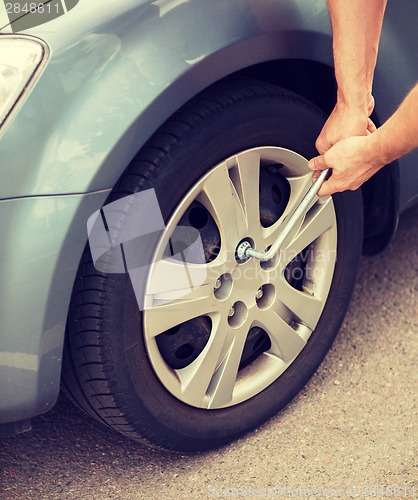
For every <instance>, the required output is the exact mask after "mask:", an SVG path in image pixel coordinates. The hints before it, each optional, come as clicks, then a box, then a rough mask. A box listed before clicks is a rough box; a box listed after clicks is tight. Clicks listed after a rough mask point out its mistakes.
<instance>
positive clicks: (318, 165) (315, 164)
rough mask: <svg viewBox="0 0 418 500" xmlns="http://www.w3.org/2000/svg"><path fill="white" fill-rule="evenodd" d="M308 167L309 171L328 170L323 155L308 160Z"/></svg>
mask: <svg viewBox="0 0 418 500" xmlns="http://www.w3.org/2000/svg"><path fill="white" fill-rule="evenodd" d="M308 167H309V168H310V169H311V170H325V169H326V168H328V165H327V164H326V163H325V159H324V155H321V156H315V158H312V159H311V160H309V162H308Z"/></svg>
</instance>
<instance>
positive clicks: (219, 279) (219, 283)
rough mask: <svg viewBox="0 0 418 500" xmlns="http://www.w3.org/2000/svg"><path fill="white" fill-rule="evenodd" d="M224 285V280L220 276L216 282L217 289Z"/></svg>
mask: <svg viewBox="0 0 418 500" xmlns="http://www.w3.org/2000/svg"><path fill="white" fill-rule="evenodd" d="M221 286H222V280H221V278H218V279H217V280H216V282H215V290H219V288H221Z"/></svg>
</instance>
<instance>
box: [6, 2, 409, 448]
mask: <svg viewBox="0 0 418 500" xmlns="http://www.w3.org/2000/svg"><path fill="white" fill-rule="evenodd" d="M39 4H42V9H43V10H42V12H41V7H40V6H39ZM30 5H32V4H30ZM30 5H29V6H28V4H25V3H24V2H22V1H19V2H17V1H14V2H13V0H12V1H11V2H4V7H3V5H2V7H1V11H0V26H3V28H1V30H0V127H1V128H0V134H1V137H0V159H1V183H0V235H1V238H0V381H1V383H0V424H1V426H0V433H1V434H2V435H8V434H11V433H17V432H22V431H25V430H28V429H30V425H31V424H30V420H31V418H32V417H35V416H37V415H40V414H42V413H44V412H46V411H48V410H49V409H51V408H52V407H53V406H54V404H55V402H56V400H57V397H58V394H59V390H60V387H61V386H62V388H63V390H64V392H66V393H67V395H68V396H69V397H70V398H71V399H72V400H73V401H74V402H75V403H76V404H77V405H78V406H79V407H80V408H82V409H83V410H84V411H85V412H87V413H88V414H89V415H91V416H93V417H94V418H96V419H97V420H99V421H100V422H102V423H104V424H105V425H107V426H110V427H112V428H114V429H116V430H117V431H119V432H121V433H122V434H124V435H126V436H128V437H130V438H133V439H135V440H138V441H145V442H147V443H150V444H152V445H154V446H158V447H162V448H167V449H172V450H182V451H193V450H204V449H208V448H213V447H216V446H220V445H222V444H223V443H226V442H229V441H231V440H233V439H235V438H238V437H239V436H241V435H242V434H244V433H245V432H248V431H250V430H252V429H254V428H256V427H257V426H259V425H260V424H261V423H263V422H264V421H266V420H267V419H268V418H270V417H271V416H272V415H274V414H276V413H277V412H278V411H279V410H280V409H281V408H283V407H284V406H285V405H286V404H287V403H288V402H289V401H290V400H291V398H293V397H294V396H295V394H297V392H298V391H299V390H300V389H301V388H302V387H303V386H304V384H306V382H307V381H308V380H309V378H310V377H311V376H312V374H313V373H314V372H315V370H316V369H317V367H318V365H319V364H320V363H321V360H322V359H323V357H324V356H325V354H326V353H327V351H328V349H329V348H330V346H331V343H332V341H333V339H334V337H335V336H336V334H337V333H338V330H339V328H340V325H341V323H342V321H343V318H344V314H345V312H346V309H347V307H348V304H349V300H350V296H351V293H352V290H353V286H354V283H355V279H356V270H357V267H358V263H359V259H360V256H361V253H362V252H363V253H365V254H374V253H377V252H379V251H381V250H382V249H383V248H385V245H387V243H388V242H389V241H390V239H391V237H392V236H393V234H394V231H395V228H396V224H397V220H398V216H399V214H400V213H401V212H402V211H404V210H406V209H407V208H408V207H409V206H411V205H412V204H413V203H414V202H415V201H416V200H417V199H418V198H417V196H418V175H417V170H416V169H417V163H418V156H417V153H416V152H415V153H411V154H409V155H408V156H406V157H404V158H402V159H401V160H399V161H398V162H395V163H394V164H391V165H388V166H386V167H385V168H384V169H382V170H381V171H380V172H379V173H378V174H377V175H376V176H374V177H373V178H372V179H371V180H370V181H368V182H367V183H366V184H365V185H364V186H363V188H362V189H361V190H358V191H356V192H345V193H340V194H337V195H335V196H333V197H329V198H325V199H322V198H321V199H318V198H316V199H315V200H314V202H313V203H312V204H311V207H310V209H309V211H308V212H307V213H306V216H305V217H304V218H303V219H302V220H301V221H300V223H299V224H298V225H297V226H296V227H295V229H294V231H293V233H292V234H291V235H290V237H289V238H288V239H287V240H286V242H285V245H284V247H283V251H282V252H280V254H279V255H278V256H276V257H275V258H273V259H272V260H269V261H267V262H260V261H259V260H257V259H254V258H250V259H240V258H238V257H237V248H238V247H239V245H241V244H242V243H243V242H247V243H248V244H251V245H253V246H255V247H256V248H257V249H260V250H265V249H268V248H269V247H270V246H271V245H272V243H273V242H274V241H275V240H276V238H277V236H278V235H279V234H280V233H281V231H282V229H283V225H284V223H285V221H286V220H287V218H288V216H289V214H291V213H292V212H293V210H294V208H295V207H296V206H297V204H298V202H299V201H300V200H301V198H302V197H303V196H304V194H305V193H306V191H307V189H308V188H309V186H310V185H311V178H310V174H309V171H308V168H307V160H308V159H309V158H311V157H313V156H315V155H316V154H317V153H316V150H315V140H316V138H317V136H318V134H319V132H320V130H321V128H322V126H323V124H324V122H325V120H326V117H327V114H329V113H330V111H331V110H332V108H333V105H334V103H335V94H336V86H335V79H334V72H333V58H332V37H331V28H330V21H329V16H328V11H327V7H326V3H325V0H315V1H306V0H276V1H271V0H211V1H208V0H118V1H117V2H115V1H110V0H100V1H99V0H79V1H78V2H77V1H75V0H73V1H70V0H67V1H65V2H64V1H62V2H60V1H56V0H54V1H53V2H49V3H43V2H37V3H36V5H35V8H34V7H33V6H32V7H31V6H30ZM25 8H26V11H25ZM416 19H418V3H417V2H416V0H399V1H397V2H389V6H388V10H387V13H386V17H385V23H384V28H383V34H382V40H381V46H380V53H379V60H378V66H377V69H376V74H375V80H374V97H375V99H376V107H375V110H374V113H373V116H372V118H373V119H374V121H375V122H376V123H377V124H379V123H382V122H383V121H384V120H385V119H386V118H387V117H388V116H389V115H390V114H391V113H392V112H393V111H394V109H395V108H396V106H397V105H398V104H399V103H400V101H401V100H402V98H403V96H404V95H405V94H406V93H407V91H408V90H409V89H410V88H411V87H412V85H413V84H414V83H415V82H416V81H417V80H418V59H417V57H416V54H417V49H418V31H417V29H416ZM146 193H147V194H146ZM150 193H151V194H153V195H154V198H152V199H153V200H154V202H155V201H156V202H157V203H152V202H150V204H149V205H147V202H146V200H147V199H148V198H147V196H148V194H150ZM138 197H139V198H138ZM134 199H135V200H138V199H140V200H142V201H141V203H142V205H140V207H141V209H140V210H137V211H135V210H134V211H131V210H130V209H129V207H130V206H131V205H132V200H134ZM149 199H150V200H151V198H149ZM144 200H145V201H144ZM157 206H158V210H155V207H157ZM153 207H154V208H153ZM139 219H140V220H139ZM88 221H90V222H89V224H90V225H89V228H90V229H89V231H90V230H91V229H92V227H95V228H96V229H97V231H96V232H95V231H92V232H90V235H91V234H93V233H94V235H95V238H93V239H91V238H90V243H89V237H88V236H89V233H88V231H87V222H88ZM92 221H93V222H92ZM147 221H153V222H152V224H150V227H149V228H148V229H147V231H142V229H141V230H140V231H139V232H138V231H137V229H135V228H138V227H139V225H141V224H142V225H143V224H145V225H146V222H147ZM155 221H157V222H158V224H157V225H156V227H155V231H153V227H154V226H153V224H154V222H155ZM95 224H96V226H95ZM97 224H99V226H97ZM126 227H129V228H130V230H131V229H132V230H133V234H130V236H127V235H126V234H125V233H124V228H126ZM141 227H142V226H141ZM181 228H183V229H184V228H185V233H187V234H189V235H190V234H194V235H195V239H194V240H193V241H183V240H181V238H180V239H179V238H177V239H176V235H179V234H180V233H181V231H180V229H181ZM141 235H142V236H141ZM100 238H102V239H101V240H100ZM98 240H100V241H101V242H102V243H101V244H102V245H104V247H103V248H105V250H106V251H103V252H101V251H100V248H99V249H98V248H97V245H98V243H97V241H98ZM196 241H198V242H199V244H200V249H201V255H200V257H201V259H200V260H198V261H193V256H191V257H190V258H188V259H187V258H186V259H184V258H183V257H184V256H185V255H186V254H187V249H188V248H189V246H190V245H191V246H193V244H194V242H196ZM106 242H107V243H106ZM173 242H174V243H173ZM173 245H174V246H173ZM98 246H99V247H100V244H99V245H98ZM179 255H180V256H181V258H180V257H179ZM186 256H187V255H186ZM98 257H100V259H99V258H98ZM118 259H119V260H118ZM143 259H146V260H145V261H146V264H147V265H142V264H141V262H142V263H143V262H144V260H143ZM99 261H101V262H99ZM161 262H163V263H164V266H157V264H158V263H161ZM116 264H117V265H116ZM155 269H158V270H159V271H161V272H160V274H159V278H158V279H157V280H155V279H152V277H153V275H155V274H156V271H155ZM179 269H180V270H182V271H183V270H185V272H186V273H187V272H189V271H190V270H191V269H193V270H194V271H196V270H197V271H199V272H200V274H199V276H200V279H199V282H198V283H197V284H196V286H194V284H193V283H192V285H191V286H189V287H188V286H186V285H185V284H184V283H183V281H182V279H177V278H175V279H172V278H170V276H177V277H178V276H179V275H177V274H176V273H175V272H174V271H176V270H179ZM173 272H174V274H172V273H173ZM157 274H158V273H157ZM156 281H157V282H158V286H155V283H156ZM189 283H190V282H189ZM139 288H140V289H141V293H140V294H138V293H137V291H138V289H139ZM141 294H142V295H141ZM138 295H141V297H140V299H141V300H139V297H138ZM141 301H142V302H141ZM347 376H349V374H347Z"/></svg>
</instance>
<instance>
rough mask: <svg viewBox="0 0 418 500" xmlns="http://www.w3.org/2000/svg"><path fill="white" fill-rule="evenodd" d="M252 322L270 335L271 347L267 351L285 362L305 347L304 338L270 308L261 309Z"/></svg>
mask: <svg viewBox="0 0 418 500" xmlns="http://www.w3.org/2000/svg"><path fill="white" fill-rule="evenodd" d="M254 324H255V325H256V326H259V327H260V328H263V330H265V332H266V333H267V334H268V336H269V337H270V341H271V348H270V350H269V351H268V352H269V353H270V354H274V355H276V356H277V357H279V358H280V359H282V360H283V361H285V362H289V361H291V360H292V359H293V358H295V357H296V356H297V355H298V354H299V353H300V351H301V350H302V349H303V348H304V347H305V344H306V342H305V340H303V339H302V338H301V337H300V336H299V335H298V334H297V333H296V332H295V331H294V330H293V328H292V327H291V326H290V325H288V324H287V323H286V321H285V320H284V319H283V318H282V317H281V316H280V315H279V314H277V313H276V312H275V311H274V310H272V309H269V310H266V311H263V312H262V314H260V315H259V316H258V318H257V320H256V321H255V323H254Z"/></svg>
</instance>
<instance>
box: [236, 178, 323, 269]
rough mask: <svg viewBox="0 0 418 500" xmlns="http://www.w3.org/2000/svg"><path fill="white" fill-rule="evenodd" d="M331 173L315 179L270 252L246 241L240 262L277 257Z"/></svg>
mask: <svg viewBox="0 0 418 500" xmlns="http://www.w3.org/2000/svg"><path fill="white" fill-rule="evenodd" d="M330 173H331V169H329V168H327V169H325V170H322V171H321V173H320V174H319V176H318V177H317V178H316V179H315V181H314V182H313V183H312V185H311V187H310V188H309V189H308V191H307V192H306V194H305V196H304V197H303V198H302V200H301V201H300V203H299V205H298V206H297V207H296V208H295V210H294V212H293V213H292V214H291V216H290V217H289V218H288V220H287V222H286V223H285V225H284V227H283V229H282V231H281V232H280V234H279V236H278V237H277V239H276V241H275V242H274V243H273V244H272V245H271V247H270V248H269V249H268V250H264V251H259V250H256V249H255V248H253V247H252V246H251V243H249V242H248V241H246V240H245V241H243V242H242V243H241V244H240V245H239V246H238V248H237V257H238V260H240V261H245V260H248V259H249V258H250V257H254V258H255V259H258V260H260V261H262V262H265V261H268V260H271V259H272V258H273V257H275V256H276V255H277V253H278V252H280V248H281V246H282V245H283V243H284V241H285V240H286V238H287V237H288V236H289V234H290V232H291V231H292V229H293V228H294V227H295V225H296V224H297V223H298V222H299V220H300V219H301V218H302V217H303V216H304V215H305V214H306V212H307V211H308V210H309V207H310V206H311V203H312V202H313V200H314V199H315V196H316V195H317V194H318V191H319V190H320V188H321V186H322V184H323V183H324V182H325V180H326V179H327V178H328V176H329V174H330Z"/></svg>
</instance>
